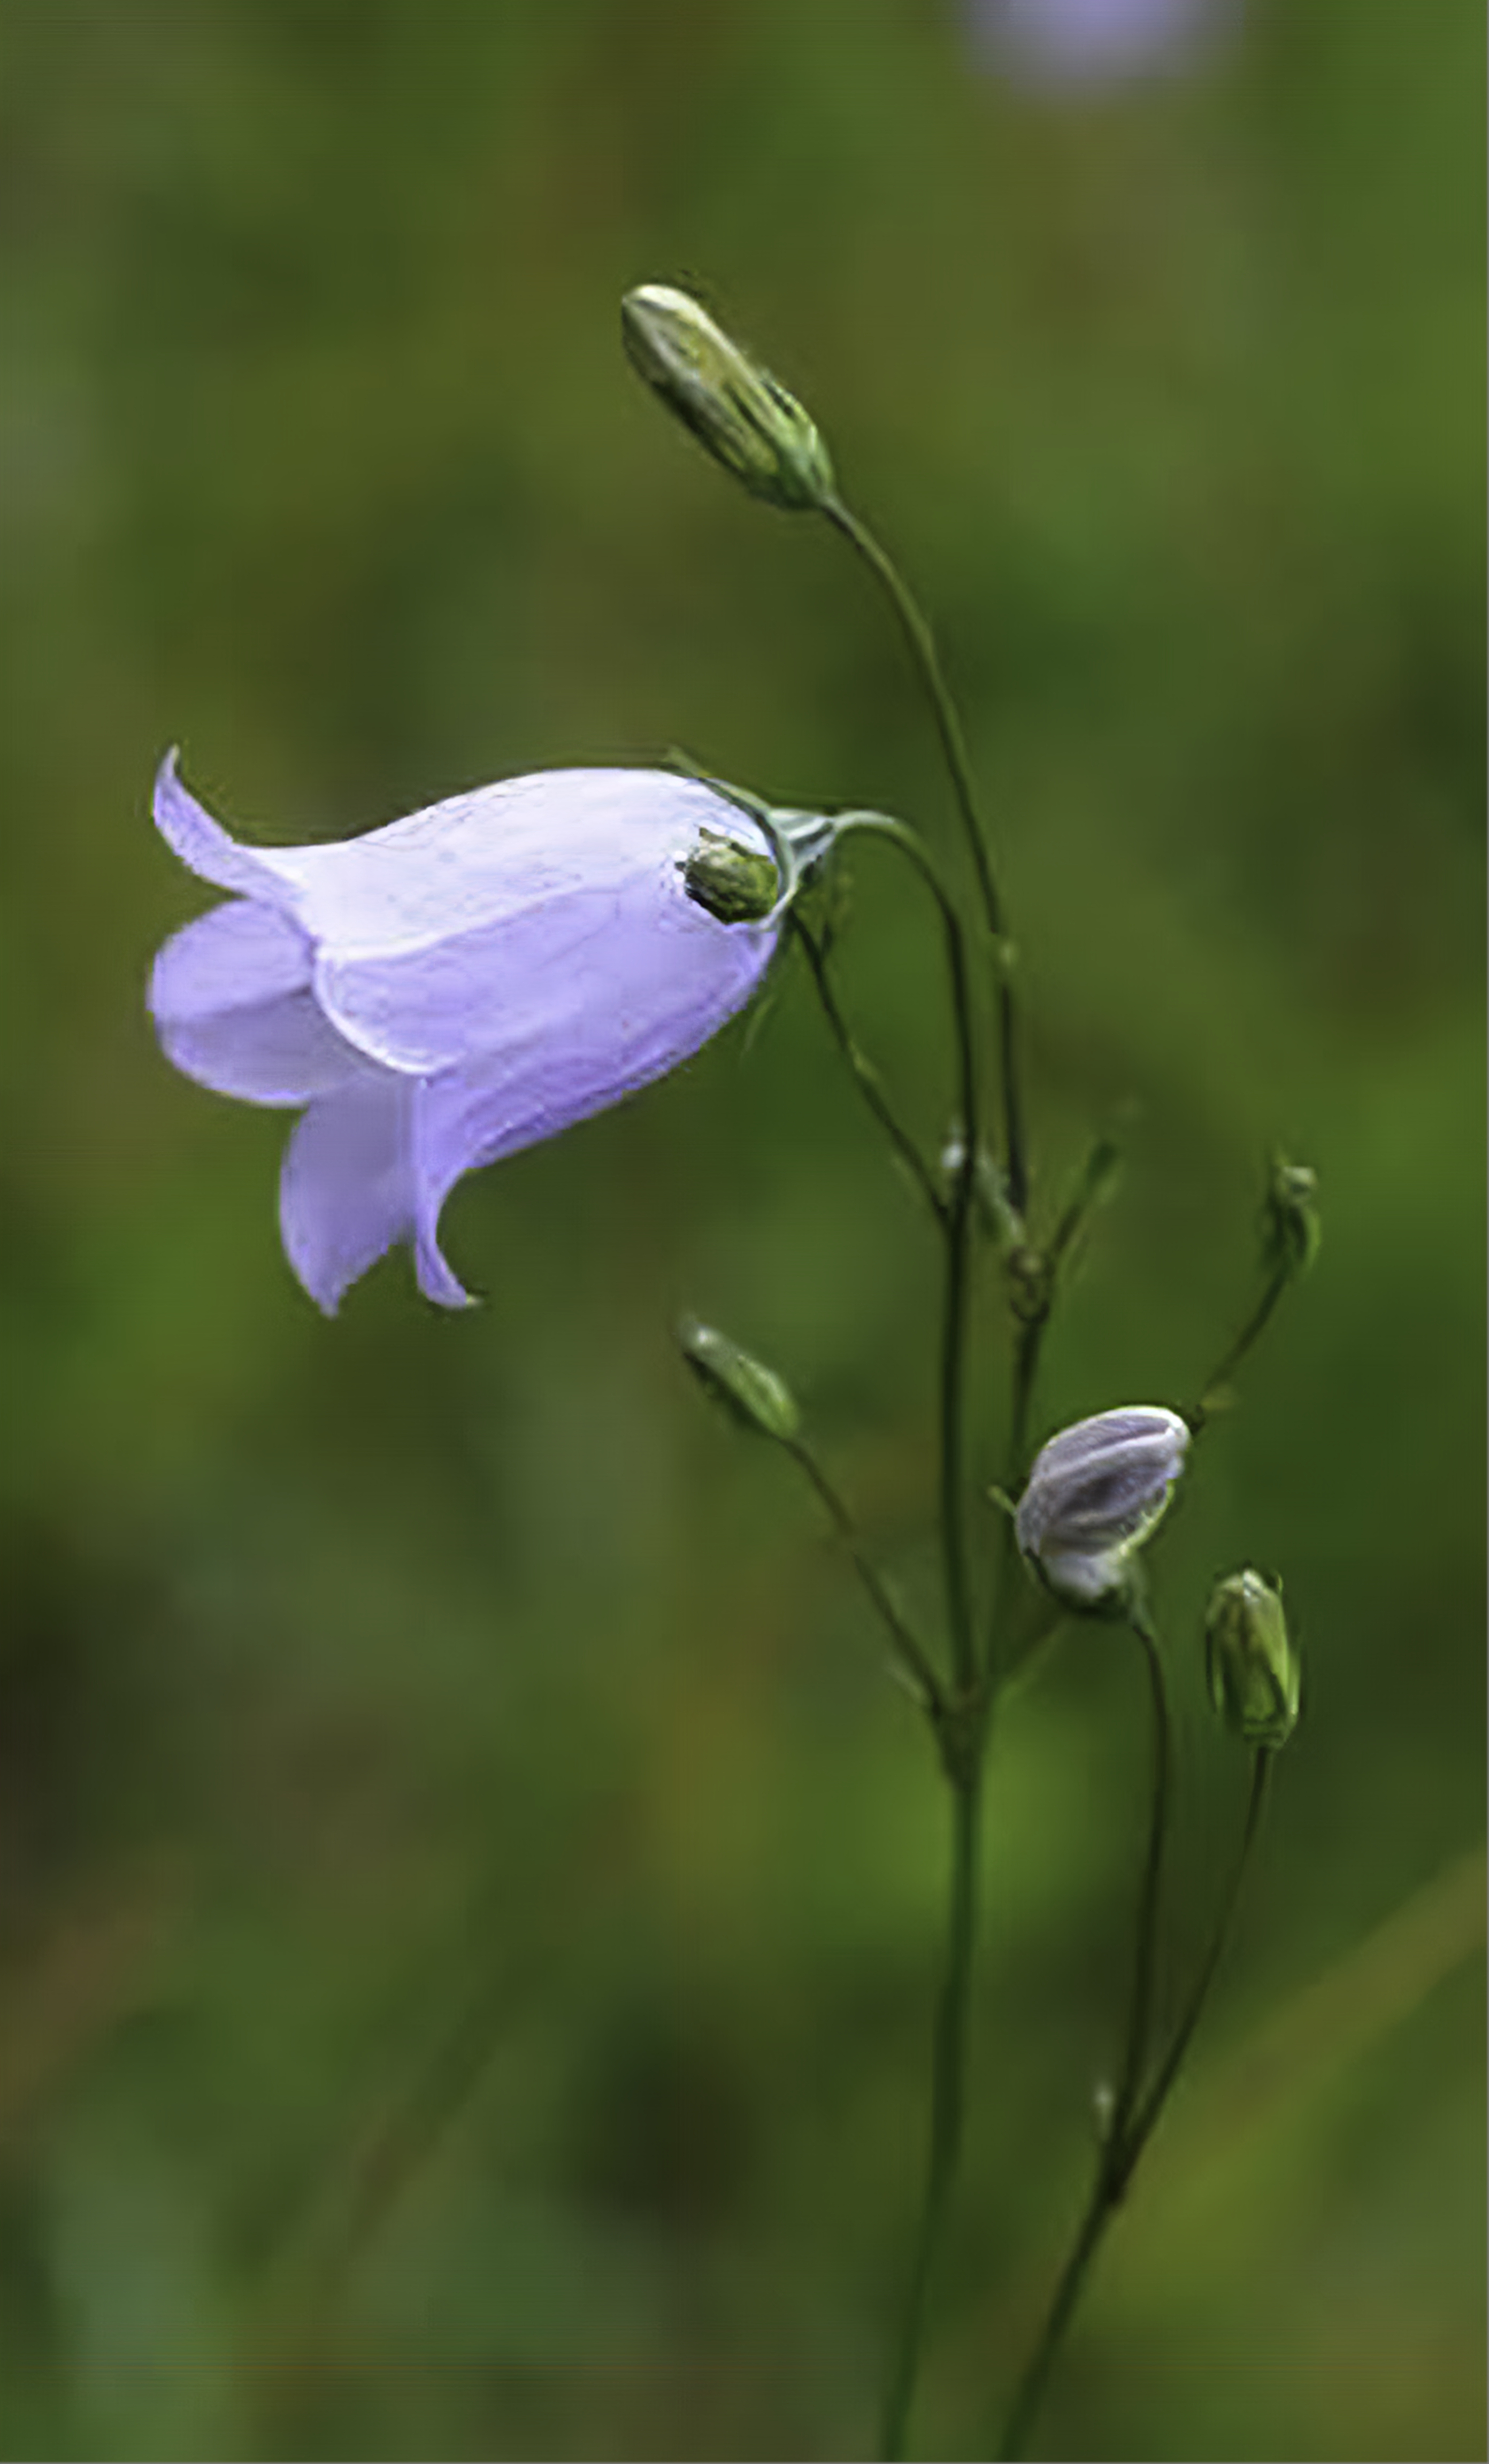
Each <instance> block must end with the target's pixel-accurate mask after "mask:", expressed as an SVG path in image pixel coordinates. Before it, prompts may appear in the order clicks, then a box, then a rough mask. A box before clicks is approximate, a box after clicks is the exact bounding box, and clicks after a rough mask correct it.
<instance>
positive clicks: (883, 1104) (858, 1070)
mask: <svg viewBox="0 0 1489 2464" xmlns="http://www.w3.org/2000/svg"><path fill="white" fill-rule="evenodd" d="M789 920H790V928H791V931H792V932H793V933H794V935H795V936H796V939H797V941H798V943H799V944H800V946H801V950H802V954H803V956H804V957H805V958H806V961H807V965H808V968H809V970H810V972H811V980H812V984H813V986H814V987H815V990H816V995H817V999H818V1001H820V1002H821V1004H822V1009H823V1014H824V1016H825V1017H826V1019H827V1023H828V1025H829V1027H830V1028H831V1029H832V1033H833V1042H834V1044H835V1045H837V1048H838V1050H839V1052H840V1053H841V1054H842V1056H843V1059H844V1060H845V1061H846V1063H847V1065H848V1067H849V1069H850V1070H851V1071H852V1073H853V1077H854V1081H855V1083H856V1086H857V1088H858V1089H859V1092H860V1093H861V1095H862V1096H863V1100H864V1102H865V1103H866V1104H867V1105H868V1108H869V1110H870V1111H871V1112H872V1113H873V1115H874V1118H875V1119H876V1120H877V1121H878V1125H879V1127H880V1129H881V1130H882V1131H883V1132H884V1134H885V1136H886V1137H887V1138H888V1140H889V1142H890V1145H891V1146H892V1147H893V1148H894V1150H895V1153H896V1154H897V1155H899V1157H900V1162H901V1163H902V1164H903V1165H904V1166H905V1168H906V1170H907V1171H908V1173H909V1175H910V1177H911V1179H912V1180H913V1181H914V1183H915V1185H916V1187H917V1188H918V1189H919V1191H920V1193H921V1196H922V1198H923V1199H924V1200H925V1203H926V1205H927V1206H928V1207H929V1208H930V1211H931V1213H932V1215H933V1216H934V1217H935V1219H936V1221H937V1222H938V1223H939V1224H940V1225H941V1226H942V1228H943V1229H945V1221H946V1201H945V1198H944V1197H943V1195H942V1193H941V1191H940V1190H939V1189H938V1188H937V1186H936V1182H935V1178H934V1176H933V1175H932V1172H931V1169H930V1166H929V1164H928V1163H927V1162H926V1160H925V1157H924V1156H923V1155H922V1153H921V1150H920V1148H919V1147H918V1146H917V1145H916V1142H915V1140H914V1138H913V1137H912V1136H911V1135H910V1133H909V1131H908V1130H906V1129H905V1128H904V1127H903V1125H902V1123H901V1122H900V1120H899V1118H898V1117H897V1115H896V1112H895V1110H894V1107H893V1105H892V1104H891V1103H890V1100H889V1097H888V1095H887V1093H886V1092H885V1089H884V1082H883V1080H882V1079H881V1078H880V1076H879V1074H878V1070H877V1069H876V1068H875V1067H874V1064H873V1062H872V1061H870V1060H869V1058H868V1056H867V1054H866V1053H865V1052H864V1051H863V1050H862V1048H861V1046H860V1045H859V1044H858V1042H857V1040H856V1037H855V1035H854V1032H853V1029H852V1027H851V1026H850V1025H849V1023H848V1021H847V1020H846V1018H845V1017H844V1016H843V1011H842V1005H841V1003H840V1002H839V1001H838V998H837V993H836V989H835V987H834V985H833V978H832V971H831V969H830V967H829V964H828V954H827V951H826V949H825V947H824V945H823V944H822V942H821V941H819V940H818V938H817V935H815V934H814V933H813V932H812V930H811V926H810V925H807V924H804V923H803V922H802V919H801V917H800V916H799V915H798V914H797V913H796V912H795V910H794V909H792V911H791V912H790V919H789Z"/></svg>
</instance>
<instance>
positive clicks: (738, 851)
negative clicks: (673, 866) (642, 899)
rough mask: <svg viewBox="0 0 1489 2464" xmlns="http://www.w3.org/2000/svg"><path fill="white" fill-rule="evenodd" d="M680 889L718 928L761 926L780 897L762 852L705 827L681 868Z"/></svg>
mask: <svg viewBox="0 0 1489 2464" xmlns="http://www.w3.org/2000/svg"><path fill="white" fill-rule="evenodd" d="M682 886H683V888H684V890H685V891H687V894H688V896H689V897H690V898H691V899H692V900H693V902H694V904H695V906H698V907H702V908H705V909H706V910H707V912H708V913H709V914H710V915H713V916H716V917H717V918H718V920H719V922H720V923H721V924H761V923H764V922H765V920H766V918H767V916H768V915H770V914H772V913H774V911H775V909H776V907H777V906H778V905H779V903H780V896H781V876H780V873H779V872H778V870H777V869H776V867H775V864H774V863H773V861H772V860H771V858H770V857H769V856H768V855H767V854H766V853H765V851H764V850H763V849H762V848H760V847H742V846H741V845H740V842H739V841H738V840H737V839H731V838H727V837H725V836H724V834H723V832H722V830H711V829H708V828H706V827H704V828H703V829H701V830H700V833H699V841H698V845H697V846H696V847H694V848H693V850H692V853H691V854H690V855H689V856H688V857H687V858H686V860H685V862H684V864H683V867H682Z"/></svg>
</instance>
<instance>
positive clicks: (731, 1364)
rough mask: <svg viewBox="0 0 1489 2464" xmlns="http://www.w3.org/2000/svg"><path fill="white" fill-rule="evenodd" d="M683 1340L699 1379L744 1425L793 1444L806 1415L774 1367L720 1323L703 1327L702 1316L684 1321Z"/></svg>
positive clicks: (680, 1330)
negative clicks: (732, 1338) (734, 1338)
mask: <svg viewBox="0 0 1489 2464" xmlns="http://www.w3.org/2000/svg"><path fill="white" fill-rule="evenodd" d="M678 1343H679V1344H680V1345H681V1347H682V1356H683V1358H684V1360H685V1361H686V1362H687V1364H688V1367H689V1368H690V1369H691V1370H692V1372H693V1374H694V1375H695V1377H696V1378H697V1379H698V1381H699V1384H700V1386H702V1387H703V1388H704V1389H705V1390H706V1392H707V1393H708V1394H710V1395H712V1397H714V1400H715V1401H716V1402H718V1403H722V1405H723V1407H724V1410H725V1411H726V1412H727V1413H728V1414H729V1416H730V1418H731V1419H735V1420H737V1421H738V1422H739V1424H740V1426H741V1428H744V1429H755V1430H758V1432H759V1434H760V1435H761V1436H762V1437H763V1438H774V1439H776V1440H777V1441H778V1442H779V1443H780V1444H782V1445H789V1443H790V1441H791V1440H792V1439H793V1438H794V1437H795V1435H796V1432H797V1430H798V1429H799V1428H800V1426H801V1414H800V1413H799V1412H798V1410H797V1408H796V1401H795V1397H793V1396H792V1394H791V1392H790V1389H789V1386H788V1385H787V1384H786V1381H785V1379H784V1378H781V1377H778V1376H777V1375H776V1374H775V1371H774V1370H773V1369H767V1367H766V1365H765V1362H764V1361H763V1360H756V1359H755V1358H754V1357H753V1356H752V1355H751V1354H750V1353H747V1352H745V1351H743V1350H742V1349H741V1347H740V1346H739V1344H737V1343H732V1342H731V1341H730V1339H729V1337H728V1336H727V1335H726V1334H721V1333H720V1331H719V1329H718V1328H717V1327H716V1326H703V1325H701V1324H700V1321H699V1320H698V1319H697V1318H696V1317H685V1318H683V1319H682V1320H681V1322H680V1323H679V1325H678Z"/></svg>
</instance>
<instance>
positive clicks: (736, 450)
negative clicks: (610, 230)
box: [620, 282, 833, 513]
mask: <svg viewBox="0 0 1489 2464" xmlns="http://www.w3.org/2000/svg"><path fill="white" fill-rule="evenodd" d="M620 328H621V337H622V340H623V341H624V342H625V346H626V355H627V357H628V358H629V360H630V361H631V363H632V366H633V368H634V369H635V370H636V371H637V373H638V375H640V376H643V377H644V378H645V379H646V382H647V384H648V385H651V386H652V388H653V390H654V391H655V392H656V393H658V394H660V396H661V398H662V400H663V402H665V403H666V404H667V406H668V407H669V408H670V409H672V410H675V411H676V412H677V414H678V418H679V419H680V420H681V421H682V423H683V425H684V427H686V428H690V429H692V431H693V433H694V435H695V436H696V437H697V438H698V440H699V442H700V445H704V446H706V447H707V449H708V451H709V452H710V453H711V454H712V455H713V456H714V459H715V460H716V461H718V462H722V464H723V465H724V467H725V469H726V470H729V471H732V472H733V473H734V475H735V477H736V478H737V479H740V480H743V482H744V484H745V487H746V488H747V489H748V490H749V492H750V495H752V496H763V497H764V498H765V499H766V502H767V504H771V505H779V506H780V507H781V508H782V510H783V511H785V512H787V513H801V512H809V511H815V510H819V509H820V508H821V507H822V506H823V505H824V504H826V503H827V502H828V500H829V499H830V498H831V496H832V495H833V466H832V463H831V462H830V461H829V459H828V451H827V447H826V446H825V445H824V444H823V442H822V439H821V437H820V436H819V435H818V433H817V430H816V428H815V426H814V424H813V422H812V421H811V418H809V416H808V414H807V412H806V411H805V410H803V408H802V407H801V404H800V403H799V402H797V401H796V400H795V399H794V397H793V396H792V395H790V394H789V393H788V392H787V390H786V387H785V386H784V385H778V384H777V383H776V381H775V379H774V377H773V376H771V374H770V372H769V370H768V369H767V368H763V367H762V366H761V364H760V363H759V361H758V360H755V359H752V358H751V357H750V355H749V353H748V352H747V351H745V350H742V349H741V348H740V345H739V343H738V342H734V341H730V339H729V337H728V335H727V334H725V333H724V332H723V331H722V328H721V327H720V326H718V325H716V324H715V323H714V320H713V319H712V318H711V317H710V316H709V315H708V313H707V311H706V309H703V308H700V306H699V304H698V301H697V300H696V299H690V298H689V297H688V296H687V293H686V292H685V291H674V290H672V289H671V288H670V287H669V286H668V285H667V284H665V283H660V282H646V283H643V284H642V285H641V287H640V289H639V290H636V291H628V292H627V294H626V297H625V298H624V299H623V300H622V301H621V305H620Z"/></svg>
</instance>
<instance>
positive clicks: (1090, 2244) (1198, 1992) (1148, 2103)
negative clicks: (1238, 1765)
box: [998, 1746, 1272, 2464]
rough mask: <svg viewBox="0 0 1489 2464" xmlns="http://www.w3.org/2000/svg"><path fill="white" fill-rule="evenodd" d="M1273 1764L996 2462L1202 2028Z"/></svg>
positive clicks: (1106, 2162) (1019, 2425) (1107, 2164)
mask: <svg viewBox="0 0 1489 2464" xmlns="http://www.w3.org/2000/svg"><path fill="white" fill-rule="evenodd" d="M1271 1763H1272V1754H1271V1752H1270V1750H1269V1749H1268V1748H1266V1747H1265V1746H1262V1747H1259V1748H1258V1749H1257V1752H1256V1761H1255V1763H1254V1765H1253V1768H1252V1784H1251V1795H1250V1799H1249V1801H1248V1804H1247V1808H1246V1821H1245V1825H1244V1827H1243V1829H1242V1833H1241V1841H1240V1846H1239V1848H1238V1850H1237V1852H1236V1856H1235V1861H1234V1863H1233V1866H1232V1868H1231V1873H1230V1876H1229V1879H1228V1881H1227V1882H1226V1886H1225V1890H1224V1892H1223V1894H1222V1896H1221V1902H1220V1908H1219V1913H1218V1915H1217V1916H1216V1919H1215V1925H1214V1929H1213V1931H1212V1933H1211V1939H1210V1947H1209V1948H1208V1950H1207V1951H1206V1953H1205V1956H1204V1958H1203V1960H1202V1961H1201V1962H1200V1967H1199V1972H1198V1975H1197V1976H1196V1978H1195V1981H1194V1986H1193V1990H1192V1991H1191V1992H1190V1995H1189V2002H1188V2004H1187V2005H1186V2007H1185V2011H1184V2013H1183V2016H1182V2017H1181V2019H1180V2021H1179V2024H1178V2026H1177V2027H1176V2028H1175V2030H1174V2033H1173V2038H1172V2041H1171V2043H1170V2044H1169V2047H1168V2051H1167V2054H1166V2055H1165V2057H1164V2059H1163V2061H1162V2062H1161V2063H1160V2065H1159V2067H1158V2070H1157V2073H1156V2075H1155V2077H1154V2079H1153V2081H1152V2084H1151V2086H1150V2087H1149V2089H1148V2091H1147V2094H1146V2096H1145V2097H1144V2098H1142V2100H1141V2101H1132V2102H1129V2104H1128V2107H1127V2112H1126V2116H1125V2120H1124V2121H1123V2119H1122V2114H1121V2099H1120V2095H1119V2102H1118V2106H1117V2107H1115V2108H1114V2110H1113V2114H1112V2119H1111V2123H1110V2125H1109V2128H1108V2131H1107V2135H1106V2140H1105V2144H1104V2145H1103V2147H1102V2149H1101V2153H1100V2158H1099V2160H1098V2164H1097V2168H1096V2174H1095V2178H1094V2180H1093V2182H1092V2185H1091V2194H1090V2197H1089V2198H1088V2200H1087V2202H1086V2208H1085V2212H1084V2214H1083V2215H1082V2217H1081V2220H1080V2224H1079V2227H1078V2231H1077V2233H1076V2238H1075V2241H1074V2243H1073V2244H1072V2246H1071V2250H1070V2254H1069V2255H1068V2257H1067V2258H1066V2261H1065V2265H1064V2267H1063V2269H1062V2270H1061V2273H1060V2277H1059V2281H1058V2283H1057V2284H1056V2288H1055V2293H1054V2296H1053V2298H1052V2299H1051V2302H1050V2307H1049V2310H1048V2312H1047V2313H1046V2316H1045V2321H1044V2325H1043V2327H1042V2328H1041V2330H1040V2334H1039V2338H1038V2342H1037V2343H1036V2344H1035V2346H1034V2349H1033V2355H1032V2356H1031V2358H1030V2361H1029V2365H1028V2367H1027V2368H1026V2369H1025V2372H1024V2375H1023V2377H1022V2379H1021V2380H1020V2381H1019V2385H1018V2388H1017V2391H1016V2393H1015V2395H1014V2398H1013V2402H1012V2405H1011V2409H1010V2411H1009V2417H1008V2423H1007V2426H1006V2428H1005V2430H1004V2432H1003V2437H1002V2439H1001V2441H1000V2443H999V2446H998V2457H999V2464H1016V2459H1017V2458H1018V2457H1019V2456H1021V2455H1022V2454H1023V2453H1024V2450H1025V2447H1026V2445H1027V2444H1028V2440H1029V2437H1030V2434H1031V2432H1032V2431H1033V2425H1034V2422H1035V2420H1036V2418H1037V2416H1038V2412H1039V2407H1040V2405H1041V2403H1042V2401H1043V2398H1044V2393H1045V2389H1046V2387H1047V2386H1048V2384H1049V2379H1050V2373H1051V2370H1052V2369H1053V2367H1054V2365H1055V2363H1056V2360H1057V2358H1058V2355H1059V2351H1060V2347H1061V2345H1062V2343H1064V2339H1065V2334H1066V2330H1067V2329H1068V2327H1069V2325H1070V2322H1071V2320H1072V2318H1073V2317H1074V2316H1075V2312H1076V2306H1077V2304H1078V2301H1079V2299H1080V2296H1081V2293H1082V2292H1083V2290H1084V2288H1085V2282H1086V2278H1087V2277H1088V2275H1089V2273H1090V2271H1091V2268H1092V2265H1093V2263H1094V2261H1095V2259H1096V2255H1097V2253H1098V2251H1099V2250H1100V2246H1101V2243H1102V2240H1103V2239H1104V2237H1105V2234H1106V2231H1107V2228H1108V2227H1109V2225H1110V2224H1111V2223H1112V2220H1113V2218H1114V2217H1115V2216H1116V2214H1117V2211H1118V2210H1119V2209H1120V2208H1121V2206H1122V2200H1123V2199H1124V2198H1125V2196H1126V2194H1127V2190H1128V2188H1129V2186H1130V2184H1131V2181H1132V2176H1133V2174H1134V2173H1135V2172H1136V2170H1137V2167H1138V2164H1139V2161H1140V2159H1141V2157H1142V2155H1143V2151H1144V2149H1145V2147H1146V2145H1147V2143H1148V2141H1149V2139H1150V2138H1151V2137H1152V2135H1153V2132H1154V2130H1155V2129H1156V2127H1157V2125H1158V2123H1159V2120H1160V2118H1161V2116H1162V2114H1163V2110H1164V2107H1165V2105H1166V2104H1167V2101H1168V2095H1169V2091H1170V2090H1171V2088H1172V2086H1173V2083H1174V2080H1175V2079H1177V2077H1178V2075H1179V2071H1180V2069H1181V2067H1182V2065H1183V2062H1184V2058H1185V2056H1186V2055H1187V2054H1188V2052H1189V2044H1190V2041H1191V2040H1192V2037H1193V2035H1194V2031H1195V2029H1196V2028H1197V2026H1198V2025H1199V2020H1200V2014H1201V2013H1202V2012H1203V2010H1204V2008H1205V2004H1206V2001H1207V2000H1208V1998H1209V1994H1210V1989H1211V1986H1212V1985H1213V1983H1214V1981H1215V1974H1216V1970H1217V1969H1218V1968H1219V1966H1220V1962H1221V1959H1222V1957H1223V1955H1224V1952H1225V1948H1226V1946H1227V1944H1228V1942H1229V1941H1230V1938H1231V1928H1232V1925H1233V1921H1234V1917H1235V1909H1236V1903H1237V1901H1238V1900H1239V1898H1240V1892H1241V1883H1242V1881H1243V1879H1244V1876H1245V1873H1246V1867H1247V1864H1248V1862H1249V1860H1250V1858H1251V1853H1252V1848H1253V1846H1254V1844H1255V1841H1256V1834H1257V1831H1258V1829H1259V1827H1260V1822H1261V1810H1262V1805H1263V1803H1264V1801H1265V1798H1266V1793H1267V1775H1268V1771H1269V1770H1270V1767H1271Z"/></svg>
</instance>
